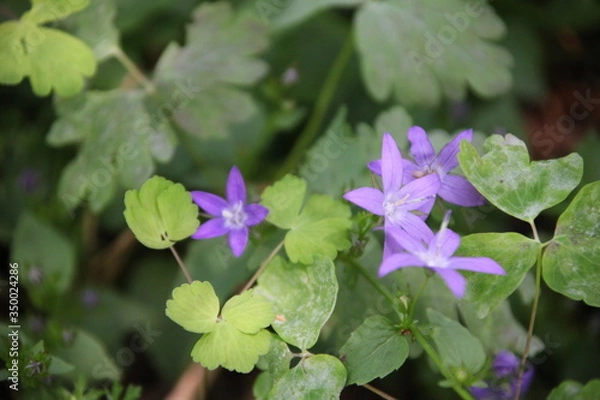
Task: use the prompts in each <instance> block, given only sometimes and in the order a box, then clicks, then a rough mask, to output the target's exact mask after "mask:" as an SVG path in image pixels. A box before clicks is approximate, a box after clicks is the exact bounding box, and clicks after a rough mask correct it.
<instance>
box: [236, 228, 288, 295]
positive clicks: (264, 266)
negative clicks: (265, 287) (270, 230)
mask: <svg viewBox="0 0 600 400" xmlns="http://www.w3.org/2000/svg"><path fill="white" fill-rule="evenodd" d="M283 242H284V241H283V240H282V241H281V242H280V243H279V244H278V245H277V247H275V248H274V249H273V251H272V252H271V254H269V256H268V257H267V258H266V259H265V261H263V262H262V264H260V267H258V269H257V270H256V272H255V273H254V275H252V278H250V280H249V281H248V283H246V285H245V286H244V287H243V288H242V290H240V293H243V292H245V291H246V290H248V289H250V288H251V287H252V285H254V282H256V280H257V279H258V277H259V276H260V274H262V273H263V271H264V270H265V268H267V265H269V263H270V262H271V260H272V259H273V257H275V256H276V255H277V253H278V252H279V250H281V247H283Z"/></svg>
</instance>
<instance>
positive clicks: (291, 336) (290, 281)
mask: <svg viewBox="0 0 600 400" xmlns="http://www.w3.org/2000/svg"><path fill="white" fill-rule="evenodd" d="M256 292H258V293H260V294H261V295H263V296H264V297H265V298H266V299H267V300H268V301H269V302H271V304H272V305H273V310H274V311H275V313H276V314H277V316H278V317H277V319H275V321H273V323H272V324H271V325H272V326H273V329H274V330H275V332H277V334H278V335H279V336H280V337H281V338H282V339H283V340H285V341H286V342H287V343H290V344H292V345H294V346H296V347H299V348H300V349H302V350H306V349H309V348H311V347H312V346H314V344H315V343H316V342H317V340H318V338H319V333H320V332H321V328H322V327H323V325H324V324H325V322H326V321H327V320H328V319H329V316H330V315H331V313H332V312H333V309H334V307H335V302H336V297H337V292H338V283H337V278H336V275H335V267H334V265H333V262H332V261H331V260H329V259H322V260H320V261H319V262H316V263H315V264H311V265H302V264H290V263H288V262H286V261H285V260H283V259H282V258H280V257H275V258H274V259H273V261H271V263H270V264H269V265H268V266H267V268H266V269H265V272H263V274H262V275H261V276H260V277H259V278H258V286H257V288H256ZM299 305H301V306H299Z"/></svg>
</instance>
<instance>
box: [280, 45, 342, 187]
mask: <svg viewBox="0 0 600 400" xmlns="http://www.w3.org/2000/svg"><path fill="white" fill-rule="evenodd" d="M352 49H353V37H352V34H350V35H348V38H347V39H346V43H344V47H342V50H340V52H339V54H338V56H337V58H336V59H335V61H334V63H333V66H332V68H331V70H330V71H329V74H328V75H327V78H326V79H325V83H324V84H323V88H322V89H321V92H320V93H319V97H318V98H317V102H316V103H315V108H314V110H313V113H312V115H311V116H310V118H309V120H308V122H307V123H306V127H305V128H304V130H303V131H302V133H300V137H299V138H298V140H297V141H296V143H295V144H294V147H293V148H292V151H291V152H290V154H289V155H288V157H287V159H286V160H285V162H284V163H283V165H282V166H281V168H280V170H279V173H278V177H279V178H281V177H283V176H284V175H285V174H287V173H289V172H291V171H292V170H293V169H294V168H295V167H296V166H297V165H298V164H299V163H300V161H301V160H302V157H304V154H305V151H306V149H307V148H308V147H309V146H310V145H311V144H312V142H313V141H314V140H315V138H316V137H317V135H318V133H319V128H320V126H321V123H322V122H323V118H325V114H326V113H327V110H328V108H329V105H330V103H331V100H332V99H333V95H334V94H335V91H336V89H337V86H338V83H339V82H340V79H341V77H342V73H343V72H344V69H345V67H346V64H347V63H348V60H350V56H352Z"/></svg>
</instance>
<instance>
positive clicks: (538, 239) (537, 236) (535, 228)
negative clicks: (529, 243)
mask: <svg viewBox="0 0 600 400" xmlns="http://www.w3.org/2000/svg"><path fill="white" fill-rule="evenodd" d="M529 225H530V226H531V230H532V231H533V238H534V239H535V241H536V242H540V243H541V241H540V235H539V234H538V230H537V227H536V226H535V222H533V221H529Z"/></svg>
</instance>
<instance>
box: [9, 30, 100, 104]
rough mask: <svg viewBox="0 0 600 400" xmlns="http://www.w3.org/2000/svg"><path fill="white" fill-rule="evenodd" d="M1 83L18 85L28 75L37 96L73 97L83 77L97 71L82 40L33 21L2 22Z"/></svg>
mask: <svg viewBox="0 0 600 400" xmlns="http://www.w3.org/2000/svg"><path fill="white" fill-rule="evenodd" d="M0 58H2V63H1V65H0V83H6V84H11V85H12V84H17V83H19V82H21V80H23V78H25V77H26V76H29V78H30V80H31V86H32V89H33V92H34V93H35V94H36V95H38V96H46V95H48V94H50V92H51V91H52V89H54V90H55V91H56V93H57V94H58V95H60V96H73V95H75V94H77V93H78V92H80V91H81V89H82V88H83V84H84V79H83V78H84V77H89V76H92V75H93V74H94V73H95V72H96V60H95V58H94V54H93V52H92V51H91V50H90V48H89V47H87V45H86V44H85V43H84V42H82V41H81V40H80V39H78V38H76V37H74V36H71V35H69V34H67V33H64V32H61V31H59V30H56V29H51V28H45V27H41V26H37V25H35V24H32V23H30V22H14V21H9V22H5V23H2V24H0Z"/></svg>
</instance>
